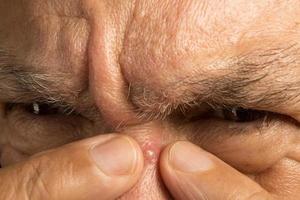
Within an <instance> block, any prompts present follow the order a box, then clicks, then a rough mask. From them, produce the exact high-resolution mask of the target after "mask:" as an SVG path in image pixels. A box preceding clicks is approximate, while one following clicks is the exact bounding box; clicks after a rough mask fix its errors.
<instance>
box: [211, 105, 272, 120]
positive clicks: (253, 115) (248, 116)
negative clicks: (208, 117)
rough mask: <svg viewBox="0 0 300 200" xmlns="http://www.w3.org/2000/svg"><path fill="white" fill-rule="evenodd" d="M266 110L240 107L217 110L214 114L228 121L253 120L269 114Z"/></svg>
mask: <svg viewBox="0 0 300 200" xmlns="http://www.w3.org/2000/svg"><path fill="white" fill-rule="evenodd" d="M267 114H268V113H267V112H266V111H259V110H252V109H245V108H240V107H235V108H225V109H221V110H215V113H214V115H215V116H217V117H219V118H222V119H224V120H227V121H234V122H240V123H243V122H252V121H256V120H259V119H262V118H264V117H266V116H267Z"/></svg>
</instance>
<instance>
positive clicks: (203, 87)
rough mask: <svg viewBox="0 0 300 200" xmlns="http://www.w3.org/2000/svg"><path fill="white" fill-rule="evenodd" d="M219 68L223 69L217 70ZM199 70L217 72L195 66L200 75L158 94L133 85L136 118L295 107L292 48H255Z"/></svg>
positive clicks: (298, 98)
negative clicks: (201, 109) (193, 110)
mask: <svg viewBox="0 0 300 200" xmlns="http://www.w3.org/2000/svg"><path fill="white" fill-rule="evenodd" d="M219 66H223V67H222V68H221V69H218V68H219ZM287 67H288V70H287ZM204 68H206V69H207V68H209V69H217V70H212V71H214V72H213V73H212V72H210V71H203V70H202V67H201V66H198V67H197V69H200V70H198V71H196V72H195V73H194V74H193V75H188V76H186V77H182V78H181V80H176V82H172V83H170V84H168V85H167V86H166V87H165V88H162V89H161V90H160V91H153V89H152V88H151V89H149V88H146V87H145V86H144V85H142V84H141V85H138V84H137V85H134V84H133V83H132V84H131V85H130V94H129V96H130V100H131V101H132V103H133V105H134V106H135V108H136V110H137V112H138V113H139V115H140V118H146V119H152V118H164V117H166V116H168V115H170V114H171V113H172V112H173V110H178V109H179V110H181V111H183V112H184V110H185V109H186V108H190V107H193V106H197V105H199V104H202V103H207V104H209V105H211V106H212V107H213V108H227V107H244V108H249V109H262V110H269V109H270V108H276V107H280V106H281V105H283V104H288V103H287V102H289V103H291V104H293V103H294V104H296V103H299V102H300V71H299V69H300V47H299V45H298V44H296V43H293V44H285V45H282V46H280V47H278V48H268V49H257V50H255V51H252V52H248V53H246V54H242V55H237V56H235V57H229V58H225V59H223V60H222V61H215V62H213V63H212V64H211V65H210V66H209V67H204ZM201 70H202V71H201ZM216 72H217V73H216ZM199 77H200V78H199ZM171 93H172V94H173V95H171V96H173V98H172V99H170V98H169V94H171ZM176 94H177V96H176V98H174V95H176Z"/></svg>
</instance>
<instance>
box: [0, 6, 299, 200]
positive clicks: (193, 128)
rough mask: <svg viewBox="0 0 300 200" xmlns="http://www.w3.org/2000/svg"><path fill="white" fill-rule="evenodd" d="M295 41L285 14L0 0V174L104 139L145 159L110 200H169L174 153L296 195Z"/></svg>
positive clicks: (292, 21) (294, 25)
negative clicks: (197, 151) (164, 153)
mask: <svg viewBox="0 0 300 200" xmlns="http://www.w3.org/2000/svg"><path fill="white" fill-rule="evenodd" d="M298 41H300V2H299V1H298V0H291V1H286V0H283V1H278V0H263V1H262V0H253V1H248V0H232V1H218V0H213V1H206V0H136V1H135V0H132V1H131V0H97V1H96V0H48V1H40V0H26V1H23V0H0V103H1V102H2V103H1V104H0V127H1V137H0V142H1V164H2V166H7V165H10V164H13V163H15V162H18V161H20V160H23V159H26V158H27V157H28V156H30V155H33V154H35V153H38V152H40V151H43V150H47V149H50V148H54V147H57V146H60V145H63V144H66V143H69V142H72V141H75V140H79V139H82V138H86V137H91V136H94V135H96V134H106V133H111V132H117V133H120V134H128V135H131V136H132V137H134V138H135V139H136V140H137V141H138V142H139V143H140V145H141V147H142V149H143V151H144V154H145V159H146V161H145V162H146V164H145V165H146V166H145V172H144V175H143V177H142V178H141V180H140V181H139V183H138V184H137V185H136V187H135V188H133V189H132V190H131V191H130V192H128V193H127V194H125V195H124V196H123V197H122V198H123V199H139V198H140V199H145V198H146V197H147V199H151V198H152V199H165V198H168V192H167V191H166V189H165V187H164V184H163V183H162V182H161V179H160V175H159V169H158V168H157V167H158V163H157V160H158V156H159V153H160V151H161V149H162V148H163V147H164V146H165V145H166V144H169V143H171V142H173V141H176V140H189V141H192V142H193V143H195V144H197V145H199V146H201V147H202V148H204V149H206V150H207V151H209V152H212V153H213V154H215V155H216V156H218V157H219V158H221V159H222V160H224V161H225V162H227V163H228V164H230V165H231V166H233V167H235V168H236V169H238V170H239V171H241V172H242V173H244V174H247V175H249V176H250V177H252V178H253V179H254V180H256V181H257V182H258V183H259V184H261V185H262V186H263V187H264V188H266V189H267V190H268V191H277V189H278V188H281V190H280V191H281V192H283V193H286V194H293V193H294V194H296V192H297V186H299V184H300V182H299V181H300V165H299V162H300V156H299V155H300V129H299V124H298V123H299V121H300V44H299V42H298Z"/></svg>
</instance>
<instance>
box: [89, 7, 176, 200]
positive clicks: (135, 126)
mask: <svg viewBox="0 0 300 200" xmlns="http://www.w3.org/2000/svg"><path fill="white" fill-rule="evenodd" d="M121 12H122V11H121ZM96 13H97V14H93V15H92V16H91V19H90V20H91V24H92V26H91V32H90V41H89V49H88V54H89V80H90V90H91V92H92V94H93V96H94V99H95V104H96V105H97V108H98V109H99V110H100V112H101V115H102V117H103V119H104V121H105V123H106V124H107V125H108V126H110V127H111V129H113V130H117V131H118V132H120V133H122V134H127V135H129V136H131V137H133V138H135V139H136V141H137V142H138V143H139V144H140V146H141V149H142V150H143V153H144V159H145V168H144V173H143V176H142V177H141V179H140V181H139V182H138V183H137V185H136V186H135V187H134V188H132V190H130V191H129V192H128V193H126V194H124V195H123V196H122V197H121V198H120V199H157V200H159V199H161V200H164V199H170V195H169V193H168V191H167V190H166V189H165V187H164V184H163V182H162V181H161V177H160V174H159V169H158V162H159V155H160V152H161V151H162V149H163V147H164V146H165V144H167V143H169V142H170V140H169V138H172V137H169V136H170V135H171V134H170V133H169V132H168V130H169V129H168V128H166V124H165V122H163V121H148V122H145V121H144V120H141V119H140V118H139V116H138V114H137V112H136V110H135V107H134V106H133V104H132V103H131V101H130V90H131V88H130V84H128V83H130V80H128V79H126V78H125V77H124V71H123V70H124V69H122V67H121V65H120V60H119V57H118V55H119V54H120V53H121V50H120V46H119V45H121V47H122V42H121V41H122V36H123V35H124V29H122V28H118V27H120V24H122V22H121V21H122V20H120V21H118V19H115V18H114V19H113V20H114V22H111V20H112V19H111V18H110V16H108V15H105V14H98V13H101V12H96ZM102 13H103V12H102ZM124 15H125V14H121V13H119V16H122V17H124ZM110 22H111V23H110ZM116 23H119V24H118V26H116ZM166 138H168V139H166Z"/></svg>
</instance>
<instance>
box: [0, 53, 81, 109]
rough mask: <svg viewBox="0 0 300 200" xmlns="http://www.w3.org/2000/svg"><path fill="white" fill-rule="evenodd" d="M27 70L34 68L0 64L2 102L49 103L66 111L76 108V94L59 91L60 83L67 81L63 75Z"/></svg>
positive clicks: (0, 98) (0, 94) (0, 96)
mask: <svg viewBox="0 0 300 200" xmlns="http://www.w3.org/2000/svg"><path fill="white" fill-rule="evenodd" d="M0 56H1V55H0ZM27 69H33V68H32V67H28V66H22V65H3V63H0V83H1V84H0V100H3V101H7V102H10V103H33V102H38V103H47V104H51V105H53V106H55V107H60V108H63V109H66V110H68V109H71V108H72V107H74V104H75V103H74V102H75V99H76V97H75V95H74V92H72V91H68V92H67V91H65V92H63V91H61V90H59V88H60V87H59V86H60V85H61V84H59V83H63V81H64V80H65V79H66V77H65V76H63V74H51V76H50V75H48V74H45V73H39V72H34V71H32V70H27ZM72 95H74V96H72Z"/></svg>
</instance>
